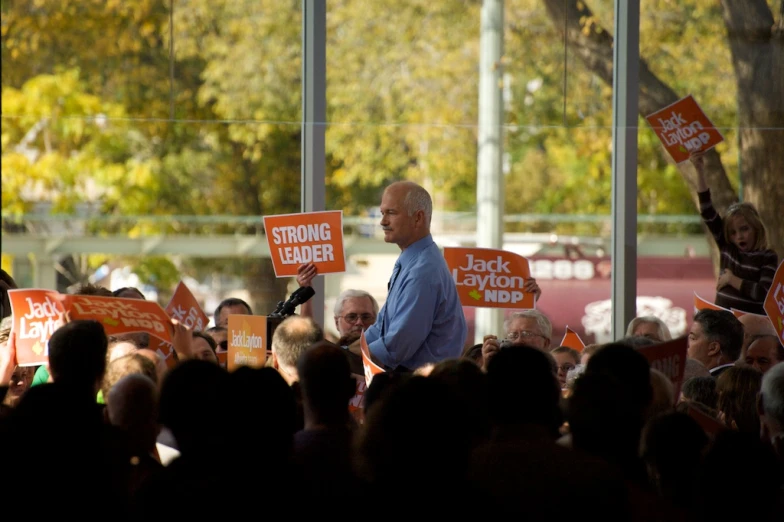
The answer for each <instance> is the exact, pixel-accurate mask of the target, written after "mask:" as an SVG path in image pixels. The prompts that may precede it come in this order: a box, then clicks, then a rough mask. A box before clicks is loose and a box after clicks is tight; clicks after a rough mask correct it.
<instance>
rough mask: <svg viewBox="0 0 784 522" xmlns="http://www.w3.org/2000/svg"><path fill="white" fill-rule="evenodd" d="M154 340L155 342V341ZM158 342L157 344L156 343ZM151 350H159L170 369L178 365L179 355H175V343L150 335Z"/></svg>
mask: <svg viewBox="0 0 784 522" xmlns="http://www.w3.org/2000/svg"><path fill="white" fill-rule="evenodd" d="M153 340H154V341H155V342H153ZM155 343H157V345H156V344H155ZM149 348H150V349H151V350H155V351H156V352H158V355H160V356H161V357H163V362H165V363H166V367H167V368H168V369H170V370H171V369H172V368H174V367H175V366H177V357H175V356H174V345H173V344H172V343H167V342H166V341H164V340H163V339H159V338H158V337H150V346H149Z"/></svg>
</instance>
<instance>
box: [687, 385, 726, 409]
mask: <svg viewBox="0 0 784 522" xmlns="http://www.w3.org/2000/svg"><path fill="white" fill-rule="evenodd" d="M681 393H683V396H684V397H685V398H686V399H688V400H690V401H694V402H699V403H700V404H704V405H705V406H707V407H708V408H710V409H712V410H715V409H716V401H717V399H718V398H719V395H718V393H716V379H714V378H713V377H692V378H691V379H689V380H687V381H686V382H684V383H683V388H682V389H681Z"/></svg>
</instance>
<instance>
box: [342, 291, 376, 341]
mask: <svg viewBox="0 0 784 522" xmlns="http://www.w3.org/2000/svg"><path fill="white" fill-rule="evenodd" d="M377 316H378V302H376V300H375V299H374V298H373V296H372V295H370V294H369V293H367V292H365V291H364V290H344V291H343V292H342V293H341V294H340V295H339V296H338V299H337V301H336V302H335V328H337V329H338V333H339V334H340V340H339V341H338V343H337V344H338V345H339V346H348V345H350V344H351V343H353V342H354V341H356V340H357V339H359V334H360V333H362V330H367V329H368V328H370V326H371V325H372V324H373V323H375V322H376V317H377Z"/></svg>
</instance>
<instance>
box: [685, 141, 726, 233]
mask: <svg viewBox="0 0 784 522" xmlns="http://www.w3.org/2000/svg"><path fill="white" fill-rule="evenodd" d="M689 159H690V160H691V162H692V164H693V165H694V169H695V170H696V171H697V196H698V197H699V199H700V215H701V216H702V220H703V221H704V222H705V225H706V226H707V227H708V229H709V230H710V231H711V234H712V235H713V238H714V239H715V240H716V244H718V245H719V247H721V246H723V245H724V223H723V222H722V220H721V216H719V214H718V212H716V209H715V208H713V202H712V201H711V194H710V187H709V186H708V182H707V181H706V179H705V158H704V155H703V154H702V153H697V154H692V155H691V157H690V158H689Z"/></svg>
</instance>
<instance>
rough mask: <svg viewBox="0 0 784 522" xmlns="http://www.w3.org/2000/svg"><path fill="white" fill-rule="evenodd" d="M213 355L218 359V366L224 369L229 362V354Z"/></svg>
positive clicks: (217, 353)
mask: <svg viewBox="0 0 784 522" xmlns="http://www.w3.org/2000/svg"><path fill="white" fill-rule="evenodd" d="M215 355H216V356H217V357H218V364H220V366H221V368H225V367H226V363H227V362H228V360H229V352H215Z"/></svg>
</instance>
